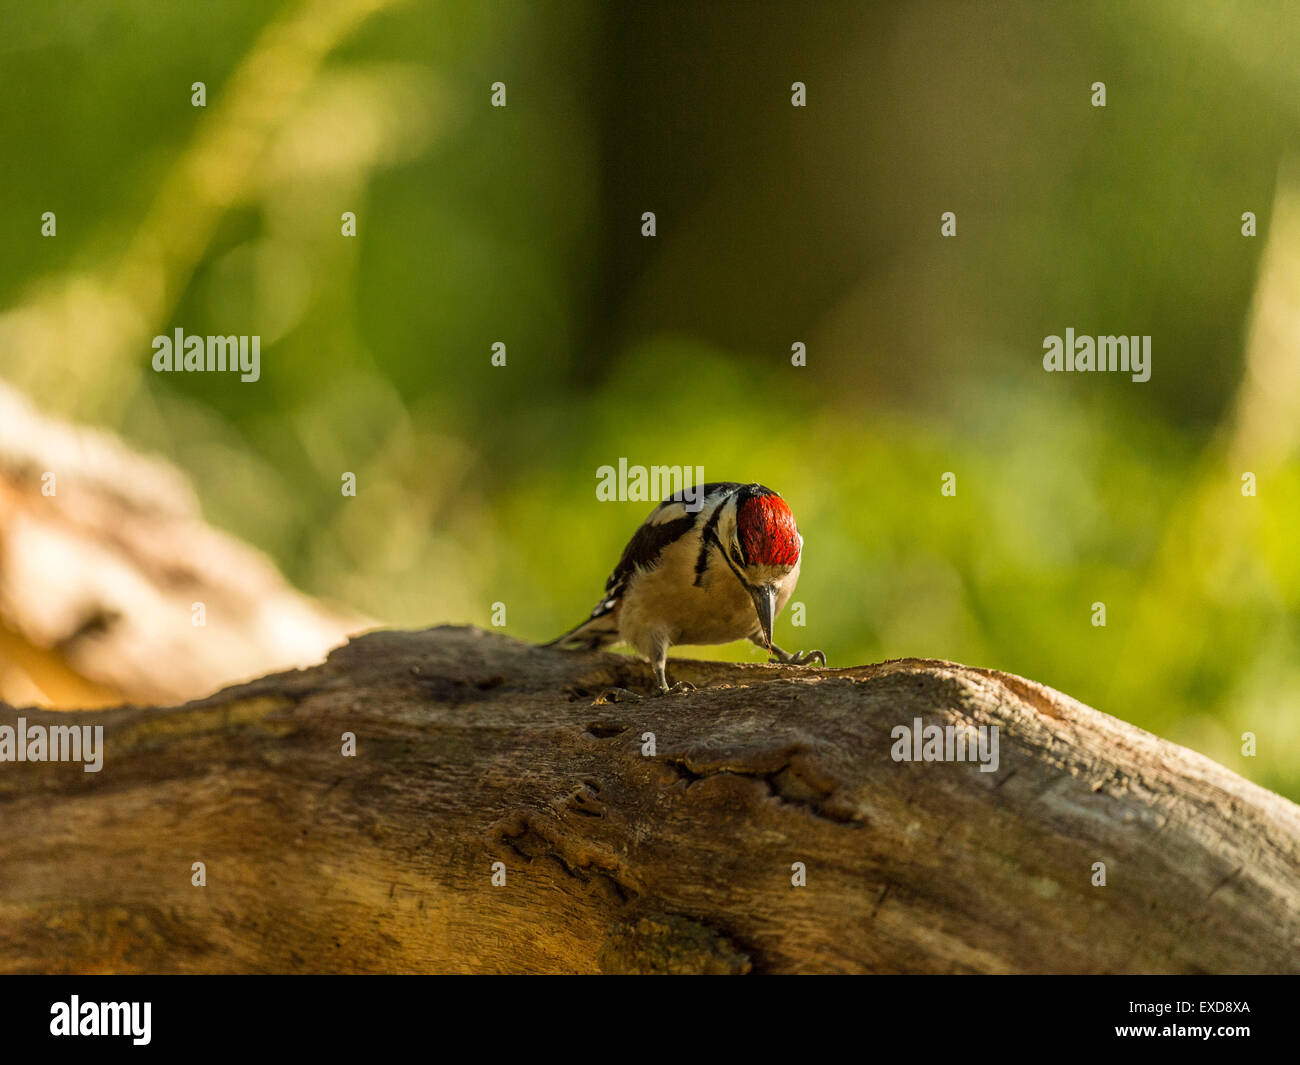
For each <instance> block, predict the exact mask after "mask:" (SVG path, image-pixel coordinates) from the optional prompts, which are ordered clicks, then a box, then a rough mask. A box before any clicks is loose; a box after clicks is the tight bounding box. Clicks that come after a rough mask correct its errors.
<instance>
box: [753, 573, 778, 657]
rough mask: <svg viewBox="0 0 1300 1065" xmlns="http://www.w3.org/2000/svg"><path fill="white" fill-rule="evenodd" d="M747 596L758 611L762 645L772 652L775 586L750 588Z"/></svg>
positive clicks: (767, 585)
mask: <svg viewBox="0 0 1300 1065" xmlns="http://www.w3.org/2000/svg"><path fill="white" fill-rule="evenodd" d="M749 594H750V596H751V597H752V598H753V600H754V609H755V610H757V611H758V623H759V625H761V626H762V628H763V643H764V645H765V646H766V647H767V649H768V650H769V651H770V650H772V625H773V623H774V622H775V621H776V585H775V584H763V585H759V586H758V587H757V588H754V587H751V588H750V589H749Z"/></svg>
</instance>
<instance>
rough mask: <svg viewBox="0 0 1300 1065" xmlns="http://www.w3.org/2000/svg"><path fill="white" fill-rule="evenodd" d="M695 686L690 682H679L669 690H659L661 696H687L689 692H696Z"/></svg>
mask: <svg viewBox="0 0 1300 1065" xmlns="http://www.w3.org/2000/svg"><path fill="white" fill-rule="evenodd" d="M695 690H696V688H695V685H694V684H692V683H691V682H690V681H689V680H679V681H678V682H677V683H676V684H674V685H672V686H671V687H668V688H661V689H659V694H660V695H685V694H686V693H687V692H693V691H695Z"/></svg>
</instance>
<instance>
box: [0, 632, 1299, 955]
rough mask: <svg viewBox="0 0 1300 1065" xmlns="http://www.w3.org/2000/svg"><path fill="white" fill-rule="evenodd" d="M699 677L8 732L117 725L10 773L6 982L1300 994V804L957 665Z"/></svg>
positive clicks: (596, 675)
mask: <svg viewBox="0 0 1300 1065" xmlns="http://www.w3.org/2000/svg"><path fill="white" fill-rule="evenodd" d="M673 675H674V678H675V679H685V680H689V681H692V682H694V683H696V684H698V685H710V687H708V688H702V690H700V691H698V692H694V693H690V694H687V695H683V696H675V697H666V698H656V699H646V700H644V701H642V702H637V703H614V704H600V703H596V704H595V705H593V700H594V699H595V697H596V696H597V695H598V693H600V692H601V691H602V690H603V689H605V688H606V687H607V686H608V685H611V684H622V685H628V686H631V687H634V688H638V689H639V690H647V689H648V687H649V670H648V667H646V666H645V665H643V664H641V663H639V662H637V661H636V660H633V659H630V658H625V657H621V656H616V655H607V654H568V653H564V652H558V651H551V650H542V649H538V648H534V647H530V646H528V645H525V644H521V643H518V642H516V641H513V640H511V639H508V638H506V637H503V636H499V635H494V634H489V633H484V632H481V631H477V630H473V629H462V628H440V629H433V630H429V631H427V632H382V633H375V634H371V635H368V636H365V637H362V638H360V639H357V640H354V641H353V642H352V643H351V644H350V645H348V646H347V647H345V648H342V649H340V650H338V651H336V652H335V653H334V654H333V655H331V656H330V659H329V661H328V662H327V663H326V664H324V665H322V666H320V667H317V668H314V669H309V670H306V671H302V672H294V673H288V674H281V675H277V676H271V677H267V678H264V679H262V680H259V681H256V682H254V683H252V684H248V685H245V686H242V687H239V688H235V689H231V690H228V691H225V692H222V693H220V694H218V695H215V696H213V697H211V698H209V699H206V700H204V701H202V702H197V703H192V704H189V705H186V706H182V707H179V708H176V709H166V710H159V709H118V710H109V711H100V712H96V713H73V714H69V713H66V712H65V713H57V714H50V713H41V712H38V711H30V710H29V711H21V712H20V711H15V710H13V709H11V708H0V724H12V723H13V722H14V719H15V718H16V717H17V716H19V714H20V713H21V714H22V716H24V717H26V718H27V720H28V722H29V723H57V724H69V723H74V722H75V723H91V724H103V725H104V726H105V730H106V755H105V762H104V767H103V770H102V771H101V772H99V773H85V772H83V771H82V768H81V767H80V766H78V765H73V764H30V763H20V764H14V763H5V764H0V970H3V971H20V972H30V971H41V972H87V971H93V972H102V971H109V972H174V971H179V972H250V971H257V972H262V971H275V972H283V971H292V972H337V971H366V972H378V971H436V972H574V973H592V972H600V971H605V972H625V971H680V972H696V971H707V972H738V973H743V972H754V973H778V972H899V971H905V972H953V971H956V972H1061V971H1068V972H1207V971H1208V972H1279V971H1296V970H1297V969H1300V807H1297V806H1296V805H1294V804H1293V803H1291V802H1289V801H1287V800H1285V799H1283V798H1281V797H1279V796H1277V795H1274V794H1272V793H1270V792H1268V791H1265V790H1263V789H1261V788H1259V787H1256V786H1255V785H1252V784H1250V783H1248V782H1246V781H1245V780H1243V779H1241V778H1240V777H1238V776H1236V775H1235V774H1233V773H1231V772H1229V771H1228V770H1226V769H1224V768H1222V767H1221V766H1219V765H1216V764H1215V763H1213V762H1210V761H1208V760H1207V759H1205V758H1202V757H1200V756H1199V755H1196V754H1193V753H1192V752H1190V751H1187V750H1185V749H1183V748H1180V747H1176V746H1173V745H1172V744H1169V743H1166V742H1164V741H1162V740H1159V739H1157V738H1156V737H1154V736H1151V735H1149V734H1147V733H1145V732H1142V731H1141V730H1139V729H1136V728H1133V727H1131V726H1129V725H1126V724H1124V723H1122V722H1120V721H1118V720H1116V719H1114V718H1111V717H1108V716H1106V715H1104V714H1101V713H1098V712H1096V711H1094V710H1091V709H1089V708H1088V707H1085V706H1083V705H1081V704H1079V703H1077V702H1075V701H1074V700H1072V699H1069V698H1067V697H1065V696H1063V695H1060V694H1058V693H1056V692H1053V691H1051V690H1049V689H1047V688H1044V687H1042V686H1040V685H1038V684H1035V683H1032V682H1030V681H1026V680H1022V679H1019V678H1016V677H1012V676H1009V675H1006V674H1000V673H995V672H991V671H987V670H980V669H972V668H968V667H965V666H959V665H954V664H952V663H947V662H937V661H924V660H902V661H896V662H888V663H884V664H882V665H873V666H861V667H856V668H852V669H808V668H796V667H782V666H763V665H754V666H745V665H730V664H722V663H705V662H689V661H680V662H677V663H676V664H675V666H674V668H673ZM918 716H919V717H922V718H924V720H925V721H926V723H927V724H930V723H937V724H945V723H949V722H969V723H971V724H976V725H980V724H989V725H992V724H996V725H998V726H999V728H1000V730H1001V732H1000V763H1001V764H1000V767H999V769H998V771H997V772H996V773H981V772H979V771H978V770H977V768H976V766H975V765H973V764H951V763H911V764H909V763H899V762H895V761H893V760H892V759H891V757H890V747H891V739H890V730H891V728H893V727H894V726H895V725H898V724H907V723H910V722H911V721H912V719H913V718H914V717H918ZM344 732H353V733H355V734H356V737H357V756H356V757H352V758H346V757H342V756H341V753H340V750H341V739H340V738H341V735H342V734H343V733H344ZM646 732H653V733H654V735H655V740H656V746H657V752H656V754H655V755H654V756H652V757H647V756H644V755H643V754H642V735H643V733H646ZM195 861H202V862H204V863H206V868H207V886H206V887H194V886H192V885H191V875H192V874H191V865H192V863H193V862H195ZM496 861H500V862H504V864H505V869H506V873H507V879H506V884H505V886H502V887H494V886H493V884H492V881H491V867H492V864H493V863H494V862H496ZM795 862H803V863H805V865H806V867H807V886H806V887H802V888H799V887H794V886H792V884H791V866H792V864H793V863H795ZM1095 862H1104V863H1105V865H1106V875H1107V884H1106V886H1105V887H1096V886H1093V883H1092V869H1093V864H1094V863H1095Z"/></svg>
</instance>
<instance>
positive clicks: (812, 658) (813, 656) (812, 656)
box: [769, 651, 826, 666]
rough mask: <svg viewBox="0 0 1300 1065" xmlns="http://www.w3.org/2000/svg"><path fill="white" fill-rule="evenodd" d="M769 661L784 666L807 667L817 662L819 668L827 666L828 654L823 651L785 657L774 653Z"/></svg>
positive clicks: (797, 653)
mask: <svg viewBox="0 0 1300 1065" xmlns="http://www.w3.org/2000/svg"><path fill="white" fill-rule="evenodd" d="M769 661H772V662H777V663H780V664H781V665H784V666H806V665H809V664H811V663H813V662H816V663H817V664H818V665H819V666H824V665H825V664H826V654H825V652H823V651H795V652H794V654H789V653H787V654H785V655H784V656H782V655H779V654H777V653H776V652H773V654H772V658H771V659H769Z"/></svg>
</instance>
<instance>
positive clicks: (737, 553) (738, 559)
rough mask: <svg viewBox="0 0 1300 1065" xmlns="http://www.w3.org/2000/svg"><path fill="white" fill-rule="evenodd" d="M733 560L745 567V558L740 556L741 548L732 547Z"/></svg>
mask: <svg viewBox="0 0 1300 1065" xmlns="http://www.w3.org/2000/svg"><path fill="white" fill-rule="evenodd" d="M731 561H732V562H734V563H735V564H736V565H737V566H741V567H743V566H744V565H745V560H744V559H743V558H741V557H740V548H738V547H735V546H733V547H732V548H731Z"/></svg>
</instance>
